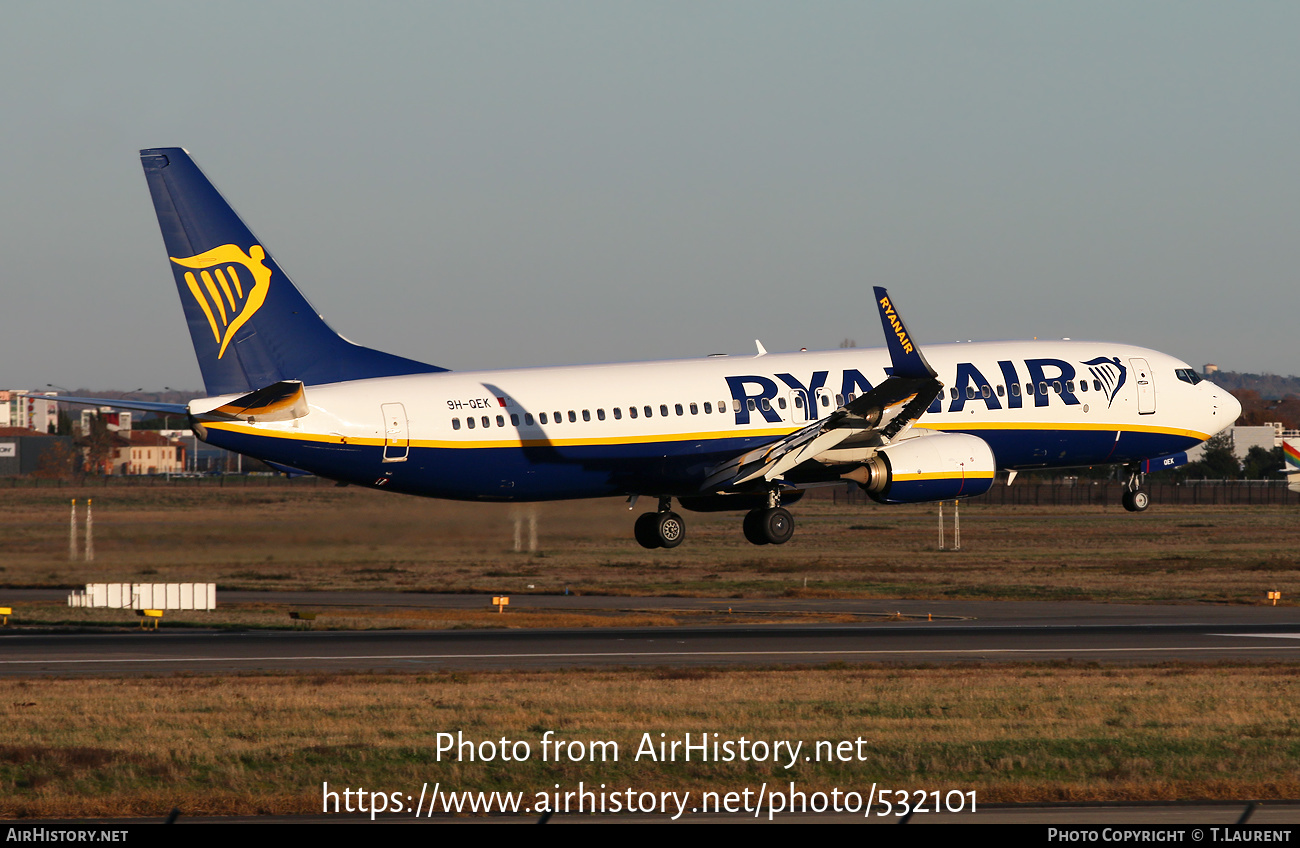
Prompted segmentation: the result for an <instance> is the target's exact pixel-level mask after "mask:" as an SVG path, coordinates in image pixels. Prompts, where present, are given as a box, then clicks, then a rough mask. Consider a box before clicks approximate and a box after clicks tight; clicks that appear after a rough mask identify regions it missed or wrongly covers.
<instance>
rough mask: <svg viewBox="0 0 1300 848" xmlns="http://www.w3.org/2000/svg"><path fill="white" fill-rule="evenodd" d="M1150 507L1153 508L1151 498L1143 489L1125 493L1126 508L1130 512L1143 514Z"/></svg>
mask: <svg viewBox="0 0 1300 848" xmlns="http://www.w3.org/2000/svg"><path fill="white" fill-rule="evenodd" d="M1149 506H1151V496H1150V495H1148V494H1147V493H1146V492H1144V491H1142V490H1141V489H1138V490H1136V491H1133V492H1125V493H1124V508H1125V509H1127V510H1128V511H1129V512H1142V511H1143V510H1145V509H1146V508H1147V507H1149Z"/></svg>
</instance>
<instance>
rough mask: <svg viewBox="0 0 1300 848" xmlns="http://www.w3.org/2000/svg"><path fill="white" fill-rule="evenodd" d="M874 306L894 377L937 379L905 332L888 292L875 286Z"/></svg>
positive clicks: (934, 372)
mask: <svg viewBox="0 0 1300 848" xmlns="http://www.w3.org/2000/svg"><path fill="white" fill-rule="evenodd" d="M874 288H875V292H876V306H877V307H879V308H880V323H881V325H882V326H884V328H885V342H886V343H887V344H888V346H889V358H890V359H891V360H893V362H894V370H893V376H895V377H937V376H938V372H936V371H935V370H934V369H933V368H931V367H930V363H928V362H926V361H925V356H923V355H922V354H921V349H920V348H919V347H917V346H916V343H915V342H914V341H912V334H911V333H909V332H908V331H907V327H906V326H905V325H904V324H903V319H902V317H901V316H900V315H899V314H898V310H897V308H896V307H895V306H894V303H893V301H891V300H890V299H889V292H887V291H885V290H884V289H883V288H882V287H880V286H875V287H874Z"/></svg>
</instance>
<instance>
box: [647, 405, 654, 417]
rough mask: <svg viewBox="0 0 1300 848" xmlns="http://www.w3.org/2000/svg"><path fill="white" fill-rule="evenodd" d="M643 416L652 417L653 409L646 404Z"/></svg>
mask: <svg viewBox="0 0 1300 848" xmlns="http://www.w3.org/2000/svg"><path fill="white" fill-rule="evenodd" d="M645 417H646V418H654V410H653V409H652V408H651V407H648V406H647V407H646V408H645Z"/></svg>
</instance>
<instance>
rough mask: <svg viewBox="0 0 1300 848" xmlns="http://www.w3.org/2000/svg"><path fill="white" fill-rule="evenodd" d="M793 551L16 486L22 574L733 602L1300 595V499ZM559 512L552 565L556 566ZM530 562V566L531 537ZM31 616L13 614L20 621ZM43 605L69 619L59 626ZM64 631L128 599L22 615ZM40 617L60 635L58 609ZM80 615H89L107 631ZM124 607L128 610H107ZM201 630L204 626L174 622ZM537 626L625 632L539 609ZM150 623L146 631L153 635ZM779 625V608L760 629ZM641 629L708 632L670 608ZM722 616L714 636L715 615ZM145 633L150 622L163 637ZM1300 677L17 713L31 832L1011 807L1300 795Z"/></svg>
mask: <svg viewBox="0 0 1300 848" xmlns="http://www.w3.org/2000/svg"><path fill="white" fill-rule="evenodd" d="M87 496H91V497H94V498H95V548H96V554H97V556H96V561H95V562H94V563H84V562H69V561H68V558H67V550H68V543H67V527H68V501H69V499H70V498H72V497H77V498H78V499H79V500H81V501H82V502H83V503H84V498H85V497H87ZM794 512H795V514H796V520H797V522H798V525H799V530H798V532H797V533H796V536H795V538H794V540H793V541H792V542H791V543H790V544H788V545H785V546H782V547H775V548H774V547H765V548H754V547H752V546H750V545H748V544H746V543H744V542H743V540H742V539H741V536H740V527H739V520H740V519H739V517H738V516H732V515H696V514H688V515H687V519H688V522H689V529H688V537H687V542H686V544H684V545H683V546H682V547H681V548H678V549H676V550H672V551H645V550H642V549H641V548H639V547H637V546H636V544H635V543H634V542H633V541H632V540H631V538H630V530H631V523H632V520H633V517H634V515H635V514H634V513H629V512H628V511H627V510H626V508H625V507H624V505H623V504H621V503H618V502H616V501H595V502H574V503H565V504H546V505H539V506H536V507H530V506H521V507H512V506H504V505H492V504H461V503H446V502H438V501H426V500H418V499H413V498H401V497H394V496H391V495H387V494H384V493H376V492H371V491H366V490H360V489H355V488H343V489H336V488H327V487H302V486H283V485H280V486H275V487H268V488H248V489H242V488H229V489H211V488H208V489H198V488H188V487H175V488H164V487H156V488H110V489H99V488H95V489H88V490H80V491H78V490H69V489H62V490H55V489H36V490H24V489H0V532H3V533H4V538H5V555H4V558H3V560H0V586H7V587H14V586H53V587H64V588H66V587H73V586H77V585H79V584H83V583H86V582H92V581H94V582H99V581H149V582H174V581H185V580H201V581H211V582H216V583H217V584H218V585H219V586H220V587H223V588H227V589H233V588H240V589H297V590H312V589H363V590H364V589H374V590H389V591H394V590H395V591H434V592H482V593H483V594H485V595H488V594H496V593H509V594H512V595H520V594H526V593H528V592H560V591H564V590H565V588H566V587H567V588H568V589H569V590H570V591H574V592H580V593H601V594H630V595H631V594H652V595H656V594H657V595H695V596H711V597H719V598H731V597H798V596H835V597H856V598H866V599H870V598H934V599H943V598H977V599H1035V600H1052V599H1075V600H1077V599H1093V600H1103V601H1143V602H1152V601H1167V602H1198V601H1215V602H1231V603H1263V602H1264V595H1265V593H1266V592H1267V591H1269V590H1274V589H1277V590H1281V591H1282V592H1283V593H1284V601H1283V603H1285V604H1288V605H1290V604H1293V603H1294V599H1295V592H1296V591H1297V590H1296V584H1297V577H1300V561H1298V558H1297V556H1296V555H1295V551H1296V550H1297V549H1298V548H1297V543H1298V542H1300V519H1298V517H1297V516H1296V515H1295V514H1294V513H1293V511H1292V510H1290V509H1287V508H1284V507H1261V506H1255V507H1245V506H1242V507H1237V506H1198V507H1191V506H1181V507H1172V506H1162V505H1160V504H1157V505H1155V506H1153V507H1152V509H1151V510H1150V511H1148V512H1146V513H1144V514H1141V515H1130V514H1128V513H1126V512H1123V511H1122V510H1121V509H1119V508H1117V507H1113V508H1109V509H1107V508H1104V507H1042V508H1036V507H1006V506H1001V507H992V506H987V507H985V506H981V505H979V504H978V503H970V504H966V505H964V506H963V508H962V542H963V548H962V550H961V551H960V552H951V551H939V550H937V516H936V508H935V507H934V506H925V507H880V506H874V505H872V506H846V505H843V504H831V503H828V502H825V501H815V502H811V503H802V504H799V505H798V506H796V507H795V509H794ZM530 517H531V518H533V519H535V520H536V524H537V531H538V549H537V550H536V551H534V552H528V551H527V550H526V548H527V545H528V541H527V540H528V524H529V520H530ZM517 525H518V526H519V527H520V529H521V545H522V547H524V548H525V550H523V551H515V550H514V546H515V545H514V543H515V528H516V526H517ZM3 603H4V599H3V598H2V597H0V604H3ZM38 608H39V610H38ZM218 610H219V613H218V615H217V616H216V617H215V618H209V617H208V615H209V614H189V616H190V620H191V621H192V623H196V624H201V623H204V622H214V623H221V624H223V625H225V626H234V627H246V626H285V625H287V624H288V622H287V621H286V616H285V614H284V610H283V609H276V608H273V607H271V606H270V605H266V606H261V605H257V604H249V605H242V606H239V607H232V606H230V605H224V604H223V605H222V606H220V607H219V608H218ZM17 612H19V613H20V616H19V618H20V619H21V617H22V614H23V613H26V614H28V615H29V616H31V615H32V614H33V613H34V612H39V615H45V616H48V617H49V618H50V619H51V620H54V619H57V620H72V619H74V618H75V619H77V620H78V621H83V622H89V621H97V620H104V621H108V620H110V619H121V618H122V614H121V613H120V612H118V611H98V610H69V609H67V608H66V607H58V606H57V605H53V604H47V605H44V606H41V605H28V606H26V607H20V608H19V609H18V610H17ZM349 614H350V613H348V612H347V611H343V610H336V611H334V612H331V613H329V614H328V615H327V616H326V617H325V619H324V622H325V623H326V624H328V625H331V626H345V627H346V626H358V627H371V626H384V627H390V626H414V627H463V626H477V627H481V626H500V622H501V617H496V621H493V616H492V614H491V613H487V612H465V613H457V612H446V611H437V610H388V611H384V612H382V613H380V612H376V611H373V610H372V611H370V612H368V613H367V614H364V615H361V614H358V615H356V617H355V618H351V619H350V618H348V615H349ZM39 615H38V617H39ZM78 616H80V618H77V617H78ZM106 616H107V617H106ZM168 616H169V617H168V622H169V623H172V624H174V623H175V622H176V621H177V620H178V619H181V618H185V615H184V614H179V613H169V614H168ZM507 618H509V619H510V625H511V626H594V625H599V624H602V623H610V622H611V619H609V618H608V617H607V616H601V615H588V616H586V617H583V616H577V617H576V618H575V617H574V616H573V615H571V614H567V613H547V614H542V613H538V614H533V613H528V614H524V613H522V612H519V611H516V612H513V613H512V614H511V615H510V616H507ZM128 620H129V621H130V622H133V621H134V619H128ZM750 621H753V619H749V620H747V623H748V622H750ZM614 623H619V624H636V625H644V624H663V625H670V624H679V623H683V618H682V617H681V616H676V615H671V614H654V615H650V614H647V615H644V616H641V617H632V618H626V619H623V620H614ZM691 623H695V622H694V621H692V622H691ZM132 626H133V625H132ZM1298 676H1300V669H1297V668H1296V667H1295V666H1294V665H1291V664H1267V665H1250V664H1244V665H1229V664H1223V665H1209V666H1198V665H1186V664H1170V665H1163V666H1157V667H1123V668H1106V667H1099V666H1084V667H1078V666H1075V665H1071V664H1063V665H1030V664H1023V665H1016V664H1005V665H1004V664H998V665H993V666H977V665H954V666H943V667H893V666H885V665H870V666H852V667H820V668H802V669H800V668H781V669H771V670H734V669H727V670H718V669H689V670H675V669H659V670H612V671H577V670H573V671H554V672H527V673H505V672H484V673H458V674H423V675H415V674H380V675H325V674H321V675H310V676H303V675H266V676H253V675H249V676H171V677H158V678H134V677H133V678H129V679H115V678H110V677H98V678H77V679H41V678H35V677H33V678H25V679H12V680H10V681H9V682H8V683H7V684H6V685H7V687H8V693H7V695H6V697H5V698H4V699H0V726H3V727H4V728H5V730H6V733H5V734H4V738H3V740H0V816H9V817H23V816H27V817H52V816H69V817H78V816H95V815H104V816H130V815H144V816H160V815H164V814H165V813H166V812H167V811H168V810H170V809H171V808H172V807H173V806H179V807H180V808H181V809H182V811H184V812H185V813H186V814H189V815H199V814H204V813H213V814H221V813H260V812H284V813H295V812H297V813H306V812H316V811H319V810H320V809H321V801H322V796H321V786H322V783H324V782H329V783H330V784H331V786H332V787H347V786H350V787H357V786H365V787H367V788H368V789H370V790H379V791H384V792H387V793H392V792H400V793H403V794H416V793H418V792H419V791H420V788H421V786H422V785H423V784H424V783H425V782H426V781H427V782H428V783H429V784H430V785H431V786H432V785H433V784H434V783H439V784H440V785H441V786H442V788H443V790H489V791H491V790H508V791H524V792H527V793H530V794H531V793H533V792H537V791H553V787H554V786H555V784H560V785H561V786H562V787H563V788H564V789H565V790H569V789H576V784H577V783H578V781H583V782H585V783H586V784H587V785H588V786H591V785H592V784H598V783H601V782H603V783H606V784H607V785H609V786H610V787H624V786H630V787H634V788H635V789H636V790H637V791H658V790H669V789H674V790H686V789H689V790H691V791H693V792H700V791H706V790H707V791H719V792H728V791H740V790H743V789H745V788H747V787H748V788H750V789H756V788H757V787H758V786H759V785H760V784H762V783H764V782H767V783H769V784H770V785H781V786H787V785H788V784H789V782H790V781H794V782H795V783H796V784H797V785H798V787H799V788H800V789H802V790H804V791H809V792H811V791H817V790H822V791H829V790H831V789H832V788H839V789H841V790H843V791H849V790H854V791H861V792H865V791H866V790H867V788H868V787H869V786H870V784H872V783H876V784H878V785H880V786H882V787H885V786H888V787H891V788H904V789H910V790H941V791H944V792H947V791H948V790H951V789H958V790H962V791H975V792H976V793H977V795H978V798H979V801H980V803H985V804H987V803H993V802H997V801H1052V800H1139V799H1149V800H1158V799H1190V798H1220V799H1244V798H1291V799H1294V798H1300V778H1298V777H1297V775H1300V707H1297V699H1296V698H1295V691H1296V686H1297V679H1298ZM547 730H554V731H555V732H556V733H557V734H559V735H560V736H562V737H564V738H568V739H586V740H605V741H615V742H617V743H618V744H619V746H620V750H621V751H622V752H624V755H623V756H622V757H621V758H620V760H619V761H618V762H617V763H604V764H599V763H598V764H593V763H582V764H578V763H564V764H558V765H557V764H554V763H541V762H539V761H538V760H537V758H536V756H534V758H533V759H532V760H530V761H528V762H523V763H508V764H503V763H501V762H494V763H482V762H474V763H449V762H438V761H437V760H436V759H435V746H436V739H437V736H436V734H437V733H439V732H453V733H454V732H457V731H463V732H464V733H465V734H466V737H467V738H471V739H474V740H488V739H499V738H502V737H505V738H508V739H511V740H526V741H529V742H530V743H531V745H532V750H533V751H534V752H537V751H538V750H539V748H538V746H539V740H540V738H541V737H542V735H543V734H544V733H545V732H546V731H547ZM687 732H690V733H692V734H695V735H696V736H697V738H698V734H701V733H719V734H721V738H724V739H726V738H731V739H737V738H739V737H740V736H742V735H744V736H746V737H748V738H749V739H751V740H753V739H768V740H776V739H786V740H792V741H795V740H802V741H803V742H804V743H805V745H806V746H808V748H809V749H811V746H813V745H815V744H816V743H817V742H818V741H832V742H839V741H844V740H848V741H852V740H856V739H857V738H859V737H861V738H862V739H864V740H866V742H867V746H866V749H867V756H866V757H865V759H863V760H862V761H854V762H851V763H834V764H828V763H811V762H801V763H796V764H795V766H794V767H793V768H790V769H786V768H784V767H781V766H776V765H773V764H772V763H771V762H767V763H757V764H754V763H751V764H741V763H721V764H719V763H708V764H700V763H689V764H686V763H681V762H678V763H675V764H663V763H652V762H646V761H641V762H637V761H635V760H632V759H630V756H631V754H632V753H633V752H634V751H635V749H636V747H637V745H638V740H639V739H640V738H641V735H642V734H644V733H650V734H651V735H652V737H653V738H659V737H658V734H660V733H663V734H665V737H663V738H665V739H668V738H681V737H682V736H683V735H684V734H685V733H687Z"/></svg>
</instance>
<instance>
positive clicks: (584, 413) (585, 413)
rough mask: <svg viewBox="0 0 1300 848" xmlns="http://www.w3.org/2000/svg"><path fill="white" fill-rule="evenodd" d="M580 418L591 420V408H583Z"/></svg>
mask: <svg viewBox="0 0 1300 848" xmlns="http://www.w3.org/2000/svg"><path fill="white" fill-rule="evenodd" d="M582 420H583V421H590V420H591V410H590V409H584V410H583V411H582Z"/></svg>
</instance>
